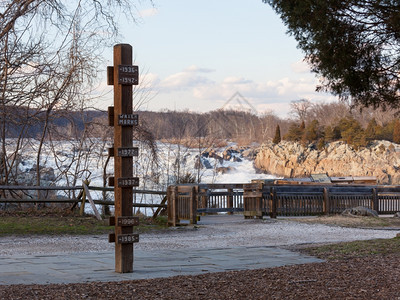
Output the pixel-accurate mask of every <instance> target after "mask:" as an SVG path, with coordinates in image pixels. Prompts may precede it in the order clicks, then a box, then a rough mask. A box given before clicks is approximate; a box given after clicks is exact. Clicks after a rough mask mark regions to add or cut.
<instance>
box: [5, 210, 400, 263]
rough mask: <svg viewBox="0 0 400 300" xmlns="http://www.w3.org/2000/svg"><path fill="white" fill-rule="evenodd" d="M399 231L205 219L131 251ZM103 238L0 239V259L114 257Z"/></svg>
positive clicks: (144, 238)
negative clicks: (50, 255) (83, 254)
mask: <svg viewBox="0 0 400 300" xmlns="http://www.w3.org/2000/svg"><path fill="white" fill-rule="evenodd" d="M399 231H400V230H398V231H397V230H372V229H356V228H343V227H339V226H327V225H322V224H304V223H297V222H293V221H285V220H279V219H278V220H271V219H264V220H262V221H261V220H244V219H243V216H207V217H204V218H203V219H202V220H201V222H200V223H199V225H198V226H194V227H192V226H188V227H178V228H175V229H171V230H167V231H163V232H156V233H144V234H140V242H139V243H137V244H135V249H142V250H156V249H165V250H167V249H171V250H172V249H177V248H180V249H182V248H223V247H239V246H247V247H251V246H281V247H286V246H293V245H299V244H320V243H335V242H341V241H353V240H368V239H376V238H392V237H395V236H396V234H397V232H399ZM113 249H114V245H113V244H109V243H108V237H107V236H106V235H100V236H85V237H84V238H82V237H81V236H29V237H21V236H11V237H0V255H5V256H8V255H12V254H40V253H74V252H96V251H113Z"/></svg>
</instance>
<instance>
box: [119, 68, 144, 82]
mask: <svg viewBox="0 0 400 300" xmlns="http://www.w3.org/2000/svg"><path fill="white" fill-rule="evenodd" d="M118 83H119V84H122V85H137V84H138V83H139V67H138V66H129V65H119V66H118Z"/></svg>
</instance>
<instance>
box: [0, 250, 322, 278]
mask: <svg viewBox="0 0 400 300" xmlns="http://www.w3.org/2000/svg"><path fill="white" fill-rule="evenodd" d="M320 261H322V260H319V259H316V258H313V257H308V256H304V255H301V254H299V253H296V252H292V251H288V250H285V249H281V248H277V247H237V248H218V249H217V248H214V249H179V250H161V251H143V250H135V258H134V272H133V273H125V274H119V273H115V272H114V252H93V253H72V254H57V255H50V254H49V255H43V254H40V255H39V254H37V255H21V256H18V255H15V256H0V285H10V284H50V283H78V282H89V281H121V280H134V279H145V278H158V277H169V276H176V275H196V274H202V273H210V272H225V271H232V270H249V269H260V268H270V267H277V266H283V265H292V264H304V263H311V262H320Z"/></svg>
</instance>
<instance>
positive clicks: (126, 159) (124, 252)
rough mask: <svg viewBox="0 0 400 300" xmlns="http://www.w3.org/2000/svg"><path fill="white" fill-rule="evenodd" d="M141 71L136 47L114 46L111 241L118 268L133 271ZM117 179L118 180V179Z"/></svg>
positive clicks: (110, 73) (109, 70)
mask: <svg viewBox="0 0 400 300" xmlns="http://www.w3.org/2000/svg"><path fill="white" fill-rule="evenodd" d="M138 77H139V70H138V67H137V66H132V46H131V45H128V44H118V45H115V46H114V66H113V67H107V83H108V84H109V85H114V107H109V109H108V114H109V116H108V117H109V125H111V126H114V147H113V148H110V149H109V155H110V156H114V177H111V178H110V180H109V185H110V186H114V197H115V200H114V203H115V213H114V216H115V217H113V218H110V225H115V233H114V234H110V236H109V242H115V271H116V272H118V273H130V272H133V243H136V242H138V241H139V235H138V234H133V226H136V225H138V224H139V219H138V217H134V216H133V210H132V201H133V187H136V186H138V185H139V178H137V177H133V156H137V155H138V149H137V148H134V147H132V144H133V126H137V125H138V116H137V115H134V114H133V103H132V101H133V98H132V85H137V84H138ZM114 178H115V179H114Z"/></svg>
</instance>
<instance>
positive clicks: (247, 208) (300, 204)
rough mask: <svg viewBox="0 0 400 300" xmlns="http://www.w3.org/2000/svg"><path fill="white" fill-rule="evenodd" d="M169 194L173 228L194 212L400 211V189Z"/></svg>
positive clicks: (255, 186) (246, 187)
mask: <svg viewBox="0 0 400 300" xmlns="http://www.w3.org/2000/svg"><path fill="white" fill-rule="evenodd" d="M169 191H170V192H169V193H168V206H169V212H171V215H170V214H168V215H169V217H170V216H171V218H169V222H170V224H175V225H176V224H179V222H180V220H190V222H191V223H195V222H196V217H195V215H196V213H217V212H227V213H233V212H243V214H244V216H245V217H246V218H254V217H258V218H262V217H263V216H270V217H272V218H276V217H277V216H309V215H322V214H337V213H341V212H343V210H345V209H346V208H352V207H356V206H364V207H368V208H371V209H374V210H376V211H377V212H378V213H379V214H393V213H395V212H397V211H400V186H376V185H343V184H342V185H340V184H336V185H326V184H325V185H322V184H321V185H301V184H300V185H279V184H264V183H251V184H208V185H207V184H200V185H178V186H171V187H169ZM176 201H178V202H176ZM172 209H173V211H172ZM194 211H196V213H195V212H194Z"/></svg>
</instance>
